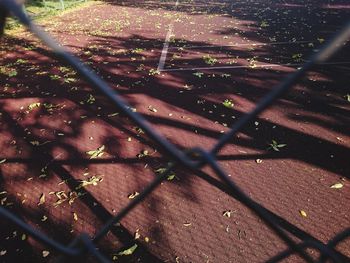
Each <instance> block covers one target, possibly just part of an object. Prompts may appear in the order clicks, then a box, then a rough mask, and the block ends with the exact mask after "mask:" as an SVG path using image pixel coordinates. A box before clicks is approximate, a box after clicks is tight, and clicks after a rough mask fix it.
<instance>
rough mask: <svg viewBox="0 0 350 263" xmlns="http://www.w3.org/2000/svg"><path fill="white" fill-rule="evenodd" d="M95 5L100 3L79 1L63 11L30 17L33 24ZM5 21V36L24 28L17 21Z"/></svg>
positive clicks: (50, 11) (90, 0) (57, 10)
mask: <svg viewBox="0 0 350 263" xmlns="http://www.w3.org/2000/svg"><path fill="white" fill-rule="evenodd" d="M74 2H77V1H74ZM97 3H100V1H99V0H87V1H86V2H82V1H80V2H78V3H74V4H72V5H68V6H67V7H66V9H64V10H62V9H51V10H48V11H47V12H42V13H41V14H40V15H38V16H34V17H32V19H33V20H34V21H35V22H42V21H44V20H45V19H47V18H49V17H54V16H61V15H65V14H67V13H70V12H72V11H76V10H77V9H82V8H86V7H89V6H91V5H94V4H97ZM32 7H33V6H32ZM34 8H38V7H37V6H36V7H34ZM26 9H29V10H30V7H27V6H26ZM41 9H45V7H42V8H41ZM37 10H38V9H37ZM7 20H8V21H7V23H6V27H5V33H6V34H7V35H10V36H11V35H13V34H16V33H19V32H23V30H24V27H23V25H22V24H21V23H19V22H18V21H17V20H15V19H13V18H11V17H9V18H7Z"/></svg>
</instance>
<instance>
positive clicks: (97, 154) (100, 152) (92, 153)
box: [86, 145, 105, 159]
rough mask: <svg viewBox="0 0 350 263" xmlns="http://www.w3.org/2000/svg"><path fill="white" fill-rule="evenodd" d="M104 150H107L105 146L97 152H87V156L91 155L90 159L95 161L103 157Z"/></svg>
mask: <svg viewBox="0 0 350 263" xmlns="http://www.w3.org/2000/svg"><path fill="white" fill-rule="evenodd" d="M104 149H105V146H104V145H102V146H100V147H98V148H97V149H96V150H92V151H87V152H86V154H88V155H90V159H95V158H98V157H101V156H102V155H103V154H104Z"/></svg>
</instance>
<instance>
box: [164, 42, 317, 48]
mask: <svg viewBox="0 0 350 263" xmlns="http://www.w3.org/2000/svg"><path fill="white" fill-rule="evenodd" d="M315 42H316V41H306V40H302V41H288V42H269V43H240V44H232V45H223V46H213V45H211V46H209V45H208V46H182V47H170V48H169V49H179V48H183V49H200V48H223V47H243V46H253V47H255V46H274V45H286V44H305V43H315Z"/></svg>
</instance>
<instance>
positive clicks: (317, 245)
mask: <svg viewBox="0 0 350 263" xmlns="http://www.w3.org/2000/svg"><path fill="white" fill-rule="evenodd" d="M49 2H50V3H52V2H57V3H59V5H60V7H61V8H62V9H64V8H65V3H67V2H68V1H67V0H60V1H48V0H43V1H42V2H41V3H42V4H43V5H44V6H47V7H48V6H49ZM69 2H72V1H69ZM74 2H76V1H74ZM9 13H10V14H12V15H13V17H15V18H16V19H18V20H19V21H20V22H21V23H22V24H24V25H25V26H27V27H28V29H29V30H30V31H31V32H32V33H34V34H35V35H36V36H37V37H38V38H39V39H40V40H41V41H42V42H44V43H45V44H46V45H47V46H48V47H50V48H51V49H52V50H53V52H55V54H56V55H57V56H58V57H59V58H60V60H61V61H62V62H64V63H66V64H68V65H70V66H71V67H73V68H74V69H75V70H76V71H77V72H78V73H79V74H80V75H81V77H83V78H84V79H85V80H86V81H87V82H88V83H89V84H90V85H91V86H92V87H94V88H96V89H97V90H99V91H100V92H102V93H103V94H104V95H105V96H106V97H107V98H109V100H110V101H111V102H112V103H113V104H114V105H115V107H117V108H118V109H119V110H121V111H123V112H124V113H125V114H126V115H127V116H128V117H129V118H130V119H131V120H132V121H133V122H134V123H135V124H137V125H138V126H139V127H140V128H142V130H143V131H144V132H145V133H146V134H147V135H148V136H149V137H150V138H151V139H152V140H153V141H154V143H155V144H156V145H157V146H158V148H159V149H160V150H161V151H162V152H163V153H164V154H166V155H167V156H168V157H169V158H171V159H172V162H171V164H169V167H168V168H167V169H166V170H165V171H164V172H163V173H162V174H160V175H158V176H156V178H155V179H154V180H153V181H152V182H151V183H150V184H149V185H148V186H147V187H146V188H145V190H144V191H143V192H141V193H140V194H139V195H138V196H137V197H136V198H134V199H133V200H132V201H131V202H130V203H129V204H128V205H127V206H125V207H124V208H123V209H121V210H120V211H119V212H118V213H117V215H116V216H115V217H113V218H111V219H110V220H109V221H108V222H107V223H106V224H105V225H104V226H103V227H102V228H101V229H100V230H99V231H97V234H96V235H95V236H94V237H90V236H87V235H86V234H81V235H80V236H78V237H77V238H76V239H75V240H73V242H72V243H71V244H70V245H68V246H66V245H63V244H61V243H59V242H57V241H55V240H53V239H51V238H49V237H48V236H46V235H45V234H43V233H41V232H38V231H37V230H35V229H34V228H33V227H31V226H29V225H28V224H26V223H25V222H23V221H22V220H21V219H19V218H18V217H17V216H15V215H14V214H12V213H11V212H9V211H8V210H6V209H5V208H3V207H0V217H2V218H4V219H6V220H9V221H11V222H12V223H13V224H15V225H16V226H17V227H19V228H20V229H21V230H22V231H24V232H26V233H27V234H28V235H30V236H31V237H32V238H34V239H36V240H37V241H39V242H41V243H42V244H44V245H45V246H47V247H48V248H50V249H53V250H55V251H57V252H59V253H62V255H63V257H62V259H63V258H65V257H72V258H78V257H79V258H81V256H84V255H88V254H89V255H91V256H93V257H95V258H96V260H97V261H98V262H110V261H109V259H107V258H106V257H105V256H104V255H102V254H101V253H100V252H99V250H98V249H97V248H96V246H97V244H96V243H97V242H98V241H99V240H100V239H101V238H103V237H104V236H105V235H106V234H107V233H108V231H109V230H110V229H111V227H112V226H113V225H114V224H115V223H117V222H119V221H120V220H121V219H122V218H123V217H125V216H126V215H127V214H128V213H129V212H130V211H131V210H132V209H133V208H134V207H135V206H137V205H138V204H139V203H140V202H142V201H143V200H144V199H145V198H146V197H147V196H148V195H149V194H150V193H151V192H152V191H153V190H154V189H155V188H156V187H157V186H159V185H160V183H161V182H163V181H164V180H166V179H167V177H168V174H169V173H170V172H171V170H172V168H173V167H174V166H177V165H182V166H184V167H187V168H189V169H191V170H192V171H194V172H196V171H200V169H202V168H203V167H204V166H205V165H208V166H210V167H211V168H212V169H213V170H214V171H215V173H216V174H217V175H218V176H219V177H220V178H221V179H222V180H223V181H224V182H225V183H226V184H227V185H228V186H229V189H230V191H231V193H232V195H233V196H234V197H235V198H236V199H237V200H239V201H240V202H241V203H243V204H244V205H245V206H247V207H248V208H249V209H251V210H252V211H253V212H254V213H255V214H256V215H257V216H258V217H259V218H260V219H261V220H262V221H263V222H264V223H265V224H266V225H267V226H269V227H270V229H271V230H272V231H274V233H275V234H276V235H277V236H279V237H280V238H281V239H282V240H283V241H284V242H285V243H286V244H287V245H288V249H287V250H285V251H283V252H281V253H279V254H278V255H276V256H274V257H272V258H270V259H269V260H268V262H279V261H282V260H284V259H286V258H288V257H289V256H290V255H292V254H295V253H297V254H298V255H299V256H300V257H302V258H303V259H304V260H305V261H306V262H315V261H316V262H326V261H329V260H331V261H332V262H349V260H350V258H349V257H347V256H346V255H344V254H342V253H340V252H339V251H337V250H336V246H337V244H338V243H340V242H341V241H343V240H345V239H347V238H349V237H350V228H348V229H346V230H344V231H343V232H342V233H339V234H338V235H336V236H335V237H334V238H333V239H332V240H331V241H329V242H328V243H326V244H325V243H322V242H320V241H318V240H307V239H306V240H305V239H304V240H302V241H301V242H296V241H295V237H294V238H292V237H291V236H290V234H293V233H291V232H289V233H288V234H287V232H286V230H285V229H283V227H282V226H281V225H280V224H279V221H278V220H277V219H276V218H275V217H274V216H273V215H271V214H270V213H269V212H268V211H267V210H266V209H265V208H264V207H263V206H261V205H260V204H258V203H257V202H255V201H254V200H252V199H251V198H250V197H249V196H248V195H247V194H245V193H244V191H242V190H241V189H240V188H239V187H238V186H237V185H236V184H235V182H234V181H233V180H232V179H231V178H230V177H228V175H227V174H226V173H225V171H224V170H223V169H222V167H220V165H219V164H218V162H217V161H216V154H217V153H218V152H219V151H220V150H221V149H222V148H223V147H224V146H225V145H226V144H227V143H229V141H230V140H231V139H232V138H233V137H234V136H235V135H236V134H237V133H238V132H239V131H241V130H242V129H243V128H244V127H245V126H246V125H247V124H248V123H250V122H251V121H253V120H254V119H255V118H256V116H257V115H259V114H260V113H261V112H263V111H264V110H266V109H267V108H268V107H270V106H272V105H273V103H274V102H275V101H276V100H277V99H278V98H280V97H281V96H282V95H284V94H285V93H286V92H287V91H288V90H290V89H291V88H292V87H293V85H294V84H296V83H297V82H298V81H299V80H301V79H302V77H303V76H304V75H305V73H306V72H308V71H309V70H310V69H311V68H312V67H313V66H315V65H317V64H320V63H324V62H326V61H327V60H329V58H330V57H331V56H333V55H334V54H335V53H336V52H337V51H338V50H340V49H341V48H342V47H343V45H344V43H345V42H346V41H348V39H349V37H350V22H349V23H348V24H346V25H345V26H344V27H343V29H342V30H341V31H340V32H338V33H337V34H336V35H335V36H334V37H333V39H331V40H330V41H328V42H327V43H326V44H324V46H323V47H322V48H321V49H320V50H319V51H318V52H317V53H315V54H314V55H313V56H311V57H310V58H309V59H308V60H307V62H306V63H305V64H304V65H303V66H302V67H301V68H299V69H298V70H297V71H295V72H294V73H292V74H290V75H289V76H288V77H287V78H286V79H284V80H283V81H282V82H281V83H280V84H279V85H277V86H276V87H274V88H273V90H272V91H271V92H269V93H268V94H267V95H265V97H263V98H262V100H261V101H260V102H259V103H258V104H257V105H256V107H255V108H254V109H253V110H252V111H251V112H249V113H247V114H245V115H244V116H243V117H242V118H240V119H239V120H238V121H236V122H235V123H234V124H233V125H232V127H231V129H230V131H229V132H227V133H226V134H224V135H222V137H221V138H219V140H218V142H217V143H216V145H215V146H214V147H213V148H212V149H211V150H210V151H204V150H203V149H201V148H194V149H189V150H187V151H186V152H185V151H181V150H180V149H178V148H177V147H176V146H175V145H173V144H172V143H170V142H169V141H168V140H166V139H165V138H164V137H163V136H162V135H160V134H158V133H157V132H156V131H155V130H154V129H152V127H151V126H150V124H149V123H148V122H147V121H146V120H145V119H144V118H143V117H142V116H141V115H140V114H138V113H137V112H133V111H132V110H131V107H130V106H129V105H128V104H127V103H126V101H124V99H123V98H122V97H121V96H120V95H119V94H118V93H116V92H115V91H114V90H112V88H110V87H109V86H108V85H107V83H105V82H104V81H103V80H102V79H101V78H99V77H98V76H97V74H95V73H94V72H93V71H92V70H91V69H90V68H88V67H87V66H86V65H84V64H83V63H81V62H80V61H79V60H78V59H77V58H76V57H74V56H73V55H71V54H70V53H68V52H67V51H66V50H65V49H64V48H63V47H62V46H60V45H59V44H58V43H56V42H55V40H53V38H51V37H50V36H49V35H48V34H47V33H45V32H44V31H43V30H41V29H40V28H39V27H38V26H36V25H35V24H34V23H33V22H32V21H31V19H30V18H29V16H28V15H27V14H26V12H25V11H24V9H23V8H22V6H21V5H20V4H18V3H16V2H15V1H14V0H0V26H1V27H3V26H4V23H3V21H4V17H5V15H6V14H9ZM0 32H2V28H0ZM309 248H312V249H314V250H317V251H318V252H319V255H320V256H319V258H317V259H315V258H314V257H312V256H311V255H310V254H309V253H308V252H307V249H309ZM63 260H64V259H63Z"/></svg>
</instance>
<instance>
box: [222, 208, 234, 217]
mask: <svg viewBox="0 0 350 263" xmlns="http://www.w3.org/2000/svg"><path fill="white" fill-rule="evenodd" d="M232 213H233V211H232V210H227V211H224V212H223V213H222V215H223V216H226V217H228V218H230V217H231V214H232Z"/></svg>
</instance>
